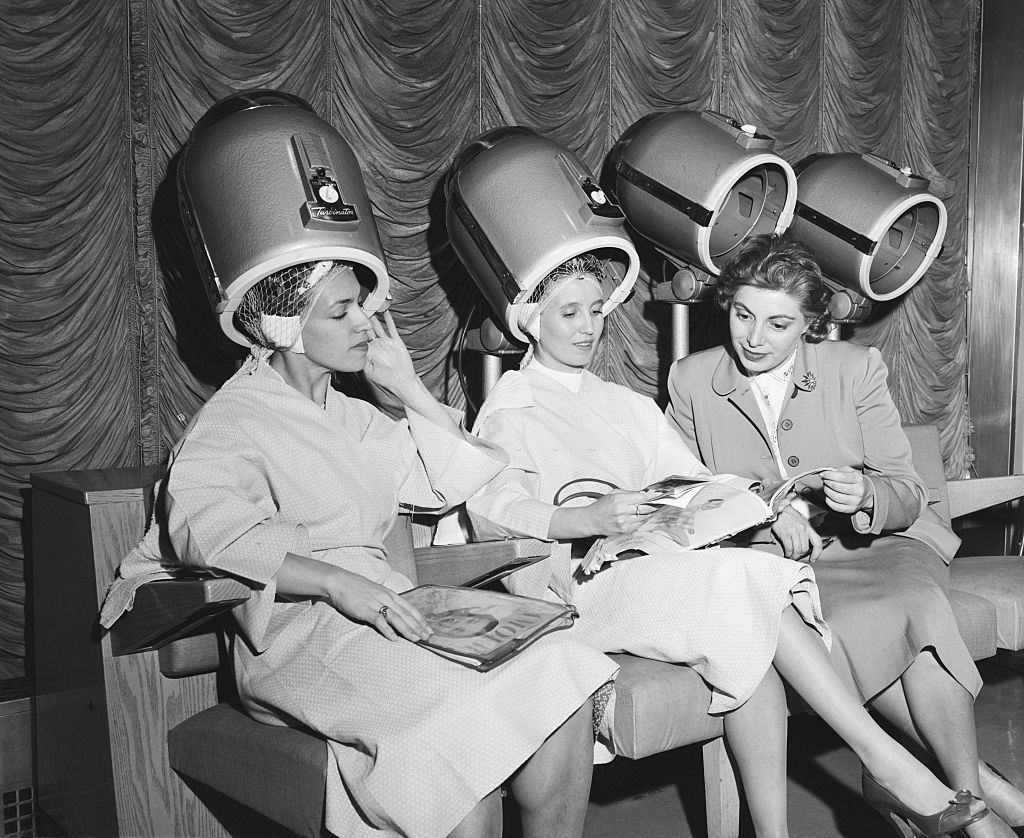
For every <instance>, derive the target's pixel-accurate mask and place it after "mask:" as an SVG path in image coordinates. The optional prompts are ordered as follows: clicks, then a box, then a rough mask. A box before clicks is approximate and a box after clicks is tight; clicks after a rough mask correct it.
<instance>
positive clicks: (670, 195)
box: [610, 111, 796, 302]
mask: <svg viewBox="0 0 1024 838" xmlns="http://www.w3.org/2000/svg"><path fill="white" fill-rule="evenodd" d="M774 147H775V141H774V140H773V139H772V138H771V137H769V136H766V135H764V134H760V133H758V131H757V129H755V128H754V127H753V126H750V125H741V124H740V123H738V122H737V121H736V120H734V119H732V118H731V117H727V116H723V115H722V114H719V113H715V112H713V111H700V112H698V111H669V112H664V113H653V114H649V115H648V116H645V117H643V118H642V119H640V120H638V121H637V122H635V123H634V124H633V125H632V126H631V127H630V128H628V129H627V130H626V132H625V133H624V134H623V135H622V137H621V138H620V139H619V141H618V143H616V145H615V147H614V148H613V149H612V152H611V158H610V164H611V166H612V169H613V170H614V172H615V187H614V190H615V197H616V199H617V200H618V201H619V203H620V205H621V206H622V209H623V212H625V213H626V218H628V219H629V223H630V225H631V226H632V227H633V228H634V229H635V230H636V231H637V232H638V233H640V235H642V236H644V237H645V238H647V239H649V240H650V241H651V242H653V243H654V245H655V246H656V247H657V248H658V250H659V251H660V252H661V253H662V255H664V256H665V257H666V258H667V259H668V261H669V263H670V264H672V265H674V266H675V268H676V276H675V277H673V282H672V285H673V292H674V297H675V301H677V302H690V301H693V300H697V299H699V298H701V297H702V296H704V291H705V289H706V288H707V287H708V286H710V285H711V284H713V283H714V278H715V277H717V276H718V275H719V274H720V273H721V270H722V267H723V266H724V264H725V263H726V262H727V261H728V260H729V257H730V256H731V254H732V251H733V249H734V248H735V247H736V246H737V245H738V244H740V242H742V241H743V240H744V239H746V238H748V237H749V236H756V235H758V234H760V233H775V232H782V231H783V230H785V229H786V227H787V226H789V223H790V221H791V220H792V218H793V208H794V205H795V203H796V175H795V174H794V172H793V169H792V167H791V166H790V165H789V163H787V162H786V161H785V160H783V159H782V158H781V157H779V156H778V155H777V154H775V153H774V152H773V151H772V149H773V148H774ZM692 266H695V267H696V269H697V270H696V271H695V270H694V268H693V267H692Z"/></svg>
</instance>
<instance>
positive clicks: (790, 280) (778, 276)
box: [715, 233, 832, 343]
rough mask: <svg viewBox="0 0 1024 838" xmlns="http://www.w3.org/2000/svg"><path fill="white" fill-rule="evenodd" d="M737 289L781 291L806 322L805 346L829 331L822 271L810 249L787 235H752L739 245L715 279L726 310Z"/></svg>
mask: <svg viewBox="0 0 1024 838" xmlns="http://www.w3.org/2000/svg"><path fill="white" fill-rule="evenodd" d="M740 288H762V289H764V290H765V291H781V292H782V293H783V294H787V295H788V296H790V297H791V298H792V299H794V300H796V302H797V304H798V305H799V306H800V311H801V312H802V313H803V315H804V317H806V318H807V321H808V323H807V331H806V333H805V340H807V342H808V343H818V342H819V341H822V340H824V339H825V336H826V335H827V334H828V333H829V330H830V329H831V328H832V319H831V318H830V317H829V313H828V301H829V299H830V298H831V296H832V292H831V291H830V290H829V288H828V286H827V285H825V282H824V280H823V279H822V276H821V268H820V267H819V266H818V262H817V260H815V258H814V254H813V253H811V250H810V248H808V247H807V245H805V244H804V243H803V242H802V241H799V240H798V239H794V238H792V237H791V236H789V235H788V234H786V233H782V234H781V235H780V234H777V233H772V234H767V235H760V236H753V237H752V238H750V239H747V241H745V242H743V244H741V245H740V246H739V249H738V250H737V251H736V255H735V256H733V258H732V259H731V260H730V261H729V263H728V264H727V265H726V266H725V268H724V269H723V270H722V275H721V276H720V277H719V278H718V283H717V285H716V289H715V294H716V297H717V299H718V304H719V305H720V306H721V307H722V308H723V309H725V310H726V311H728V309H729V306H731V305H732V301H733V298H734V297H735V296H736V292H737V291H739V290H740Z"/></svg>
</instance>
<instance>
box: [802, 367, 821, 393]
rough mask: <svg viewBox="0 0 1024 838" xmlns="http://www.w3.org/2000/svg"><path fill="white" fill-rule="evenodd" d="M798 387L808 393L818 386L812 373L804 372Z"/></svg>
mask: <svg viewBox="0 0 1024 838" xmlns="http://www.w3.org/2000/svg"><path fill="white" fill-rule="evenodd" d="M800 386H801V387H803V388H804V389H805V390H807V391H808V392H810V391H811V390H813V389H814V388H815V387H817V386H818V379H817V378H815V377H814V373H813V372H805V373H804V375H803V378H801V379H800Z"/></svg>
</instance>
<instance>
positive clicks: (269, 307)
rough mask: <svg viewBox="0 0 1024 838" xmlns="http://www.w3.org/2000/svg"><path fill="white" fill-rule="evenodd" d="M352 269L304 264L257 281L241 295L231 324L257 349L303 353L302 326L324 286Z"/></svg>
mask: <svg viewBox="0 0 1024 838" xmlns="http://www.w3.org/2000/svg"><path fill="white" fill-rule="evenodd" d="M351 270H352V268H351V267H349V266H348V265H346V264H345V263H344V262H331V261H320V262H304V263H302V264H299V265H292V266H291V267H290V268H285V269H284V270H282V271H277V272H276V273H273V274H270V276H267V277H265V278H264V279H261V280H260V281H259V282H257V283H256V284H255V285H253V286H252V288H250V289H249V290H248V291H246V292H245V294H244V296H243V297H242V300H241V302H240V303H239V304H238V310H237V311H236V312H235V321H236V322H237V324H238V326H239V327H240V328H241V330H242V331H243V332H244V333H245V334H246V335H247V336H248V337H249V338H250V339H251V340H252V342H253V343H254V344H256V345H258V346H262V347H264V348H265V349H271V350H284V349H288V350H291V351H292V352H304V351H305V350H304V349H303V346H302V336H301V334H302V327H303V326H304V325H306V320H307V319H308V318H309V313H310V312H311V311H312V309H313V305H314V304H315V303H316V301H317V300H318V299H319V297H320V294H321V293H323V290H324V289H325V288H326V287H327V285H328V284H329V283H330V282H331V281H332V280H333V279H334V278H335V277H337V276H339V275H340V274H341V273H342V272H344V271H351Z"/></svg>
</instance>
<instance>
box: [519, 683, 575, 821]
mask: <svg viewBox="0 0 1024 838" xmlns="http://www.w3.org/2000/svg"><path fill="white" fill-rule="evenodd" d="M593 713H594V707H593V703H592V702H591V701H590V700H589V699H588V700H587V701H586V702H585V703H584V704H583V706H582V707H580V709H579V710H577V711H576V712H575V713H574V714H573V715H572V716H570V717H569V718H568V719H566V721H565V722H563V723H562V726H561V727H559V728H558V729H557V730H556V731H555V732H554V733H552V734H551V735H550V736H549V737H548V738H547V739H546V740H545V742H544V744H543V745H541V746H540V748H538V749H537V751H536V753H534V755H533V756H532V757H530V758H529V759H528V760H527V761H526V762H525V763H524V764H523V766H522V767H521V768H520V769H519V770H518V771H517V772H516V773H515V774H514V775H513V776H512V793H513V794H514V795H515V798H516V802H517V803H518V804H519V809H520V812H521V815H522V822H523V838H579V836H581V835H582V834H583V821H584V819H585V818H586V816H587V801H588V799H589V798H590V779H591V774H592V773H593V768H594V738H593Z"/></svg>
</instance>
